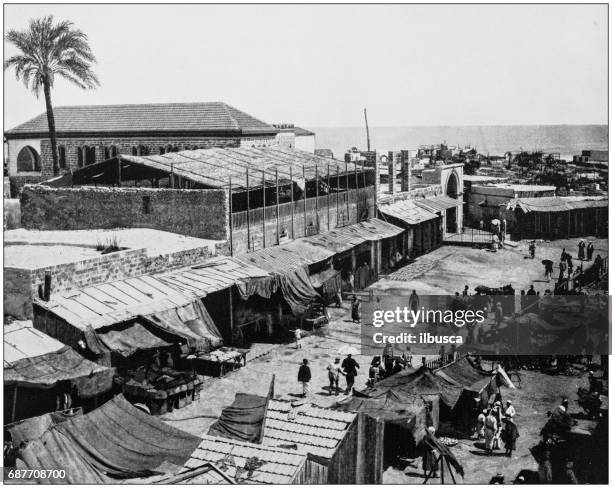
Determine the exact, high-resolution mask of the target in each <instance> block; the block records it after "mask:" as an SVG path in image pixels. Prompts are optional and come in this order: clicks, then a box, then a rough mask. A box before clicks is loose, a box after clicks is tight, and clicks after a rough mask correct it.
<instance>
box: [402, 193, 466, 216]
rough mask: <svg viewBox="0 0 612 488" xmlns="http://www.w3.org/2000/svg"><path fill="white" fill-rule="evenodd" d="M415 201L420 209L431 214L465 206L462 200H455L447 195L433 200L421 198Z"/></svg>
mask: <svg viewBox="0 0 612 488" xmlns="http://www.w3.org/2000/svg"><path fill="white" fill-rule="evenodd" d="M413 201H414V203H415V204H417V205H418V206H419V207H421V208H424V209H425V210H428V211H430V212H441V211H443V210H448V209H449V208H454V207H458V206H459V205H463V202H462V201H461V200H455V199H454V198H450V197H447V196H446V195H439V196H437V197H432V198H419V199H416V200H413Z"/></svg>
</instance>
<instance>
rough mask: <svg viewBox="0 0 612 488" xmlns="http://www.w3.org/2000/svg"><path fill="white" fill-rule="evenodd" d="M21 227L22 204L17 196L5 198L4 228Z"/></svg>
mask: <svg viewBox="0 0 612 488" xmlns="http://www.w3.org/2000/svg"><path fill="white" fill-rule="evenodd" d="M19 227H21V205H20V204H19V200H17V199H16V198H5V199H4V230H7V229H18V228H19Z"/></svg>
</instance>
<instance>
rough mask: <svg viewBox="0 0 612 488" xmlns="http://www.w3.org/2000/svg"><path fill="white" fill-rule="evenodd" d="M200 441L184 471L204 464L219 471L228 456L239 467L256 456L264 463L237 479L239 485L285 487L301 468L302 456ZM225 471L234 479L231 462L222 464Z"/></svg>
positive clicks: (246, 444)
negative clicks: (249, 473)
mask: <svg viewBox="0 0 612 488" xmlns="http://www.w3.org/2000/svg"><path fill="white" fill-rule="evenodd" d="M202 438H203V439H202V442H201V443H200V445H199V447H198V448H197V449H196V450H195V451H194V452H193V454H192V455H191V459H189V460H188V461H187V463H185V468H188V469H193V468H197V467H199V466H201V465H203V464H205V463H212V464H213V465H214V466H215V467H217V468H221V467H222V465H223V464H224V463H223V461H224V460H226V461H227V458H228V457H229V456H228V455H231V456H232V457H233V459H234V460H235V463H236V466H238V467H239V468H243V467H244V465H245V462H246V461H247V459H249V458H253V457H257V458H258V459H259V460H260V461H263V462H264V464H263V465H262V466H261V467H259V468H257V469H256V470H255V471H254V472H253V474H252V475H251V476H250V477H249V478H247V477H246V474H245V475H243V476H241V477H239V479H238V480H237V481H238V482H239V483H254V484H274V485H288V484H291V483H292V482H293V480H294V479H295V478H296V477H297V476H298V474H299V473H300V471H301V470H302V469H304V468H303V467H304V464H305V463H306V456H305V454H302V453H297V452H292V451H289V450H286V449H280V448H277V447H270V446H264V445H260V444H252V443H250V442H242V441H237V440H234V439H227V438H225V437H213V436H209V435H203V436H202ZM225 464H226V465H227V466H228V468H227V470H223V469H222V471H223V473H224V474H225V475H226V476H229V477H230V478H232V479H235V476H236V468H234V467H233V466H232V465H231V463H227V462H226V463H225Z"/></svg>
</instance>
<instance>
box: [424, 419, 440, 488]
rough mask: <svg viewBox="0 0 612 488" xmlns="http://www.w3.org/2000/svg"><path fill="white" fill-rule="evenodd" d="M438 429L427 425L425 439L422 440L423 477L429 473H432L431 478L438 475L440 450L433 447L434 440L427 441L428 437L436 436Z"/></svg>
mask: <svg viewBox="0 0 612 488" xmlns="http://www.w3.org/2000/svg"><path fill="white" fill-rule="evenodd" d="M435 433H436V429H435V427H433V426H430V427H427V433H426V434H425V439H423V440H422V441H421V450H422V456H423V464H422V468H423V477H424V478H427V475H428V474H429V473H431V476H430V478H437V477H438V454H439V453H438V452H437V450H436V449H434V448H433V447H432V445H433V442H427V441H426V440H427V438H432V437H434V436H435Z"/></svg>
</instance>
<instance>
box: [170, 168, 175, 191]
mask: <svg viewBox="0 0 612 488" xmlns="http://www.w3.org/2000/svg"><path fill="white" fill-rule="evenodd" d="M170 188H174V163H170Z"/></svg>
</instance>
